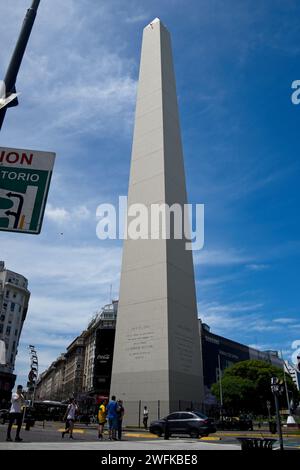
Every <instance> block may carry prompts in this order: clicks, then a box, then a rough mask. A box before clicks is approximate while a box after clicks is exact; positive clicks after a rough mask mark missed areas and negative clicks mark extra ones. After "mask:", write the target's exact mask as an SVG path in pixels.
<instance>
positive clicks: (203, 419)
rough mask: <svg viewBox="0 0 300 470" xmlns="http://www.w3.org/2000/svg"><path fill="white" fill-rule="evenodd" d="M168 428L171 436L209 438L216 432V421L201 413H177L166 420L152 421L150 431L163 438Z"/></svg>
mask: <svg viewBox="0 0 300 470" xmlns="http://www.w3.org/2000/svg"><path fill="white" fill-rule="evenodd" d="M166 423H167V426H168V432H169V435H172V434H188V435H190V436H191V437H195V438H198V437H199V436H201V437H203V436H208V435H209V434H211V433H214V432H216V427H215V424H214V420H213V419H211V418H208V417H207V416H205V415H204V414H203V413H201V412H200V411H177V412H175V413H171V414H169V415H168V416H166V417H165V418H162V419H158V420H157V421H152V422H151V423H150V427H149V430H150V432H151V433H152V434H156V435H157V436H162V435H163V434H164V430H165V427H166Z"/></svg>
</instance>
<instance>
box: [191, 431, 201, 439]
mask: <svg viewBox="0 0 300 470" xmlns="http://www.w3.org/2000/svg"><path fill="white" fill-rule="evenodd" d="M199 435H200V433H199V431H198V430H197V429H192V430H191V431H190V436H191V437H192V438H195V439H198V437H199Z"/></svg>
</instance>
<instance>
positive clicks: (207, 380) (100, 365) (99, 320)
mask: <svg viewBox="0 0 300 470" xmlns="http://www.w3.org/2000/svg"><path fill="white" fill-rule="evenodd" d="M117 314H118V301H113V302H112V304H108V305H105V306H104V307H103V308H102V310H101V311H100V312H98V313H97V314H96V315H95V316H94V317H93V319H92V320H91V321H90V323H89V324H88V327H87V329H86V330H84V331H83V332H82V333H81V335H80V336H79V337H77V338H76V339H75V340H74V341H73V342H72V343H71V344H70V346H68V348H67V352H66V353H65V354H61V355H60V356H59V357H58V359H57V360H56V361H54V362H53V363H52V364H51V366H50V367H49V368H48V369H47V370H46V371H45V372H43V373H42V374H41V375H40V377H39V380H38V383H37V387H36V399H38V400H54V401H65V400H67V399H68V398H69V397H70V396H72V395H75V396H76V398H77V400H78V402H79V403H80V409H81V411H82V412H83V411H84V412H85V411H89V412H91V411H92V410H93V409H94V406H95V404H96V403H97V402H98V401H99V399H100V397H102V396H108V395H109V394H110V393H112V390H111V372H112V357H113V351H114V343H115V327H116V320H117ZM198 339H199V342H200V346H201V351H202V358H203V364H199V370H203V380H204V390H205V396H204V400H203V402H202V408H203V407H204V409H205V408H207V407H208V409H209V407H210V406H211V405H215V404H216V398H215V397H214V396H213V395H212V394H211V391H210V389H211V386H212V385H213V384H214V383H215V382H217V381H218V380H219V377H220V372H221V374H223V372H224V371H225V369H226V368H228V367H230V366H231V365H233V364H235V363H236V362H241V361H246V360H248V359H258V360H262V361H266V362H268V363H270V364H273V365H274V366H277V367H280V368H282V367H283V361H282V360H281V359H280V358H279V356H278V352H277V351H259V350H257V349H254V348H251V347H249V346H246V345H244V344H241V343H238V342H237V341H233V340H231V339H228V338H225V337H223V336H220V335H217V334H215V333H212V332H211V331H210V327H209V326H208V325H207V324H205V323H202V322H201V320H199V336H198ZM295 369H297V367H296V366H291V365H289V369H287V368H286V371H287V372H288V373H289V374H291V376H292V377H295V379H294V378H293V380H294V381H295V380H296V378H297V377H298V379H297V380H299V376H300V372H299V371H297V370H295ZM295 383H296V382H295ZM298 386H299V382H298ZM145 403H146V402H145ZM151 403H152V409H155V408H157V407H158V406H159V407H160V402H158V401H156V402H155V400H151ZM130 405H131V404H130V403H128V402H126V409H128V407H130ZM138 405H139V406H138V409H139V408H140V406H141V403H139V404H138ZM148 405H149V402H148ZM180 406H181V407H184V406H185V405H184V403H182V402H180ZM159 413H160V415H162V413H163V411H162V410H161V409H160V410H159Z"/></svg>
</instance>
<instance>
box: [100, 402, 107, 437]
mask: <svg viewBox="0 0 300 470" xmlns="http://www.w3.org/2000/svg"><path fill="white" fill-rule="evenodd" d="M106 404H107V401H106V400H102V401H101V403H100V406H99V410H98V424H99V426H98V439H101V440H103V431H104V425H105V423H106Z"/></svg>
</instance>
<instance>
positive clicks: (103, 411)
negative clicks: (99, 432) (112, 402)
mask: <svg viewBox="0 0 300 470" xmlns="http://www.w3.org/2000/svg"><path fill="white" fill-rule="evenodd" d="M105 420H106V408H105V405H100V406H99V411H98V421H99V423H104V422H105Z"/></svg>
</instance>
